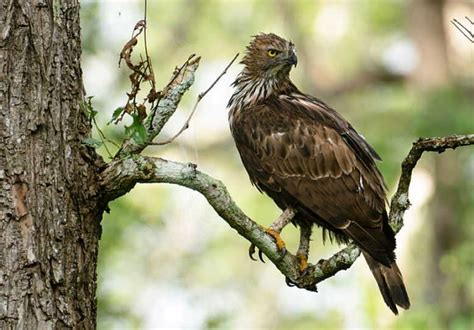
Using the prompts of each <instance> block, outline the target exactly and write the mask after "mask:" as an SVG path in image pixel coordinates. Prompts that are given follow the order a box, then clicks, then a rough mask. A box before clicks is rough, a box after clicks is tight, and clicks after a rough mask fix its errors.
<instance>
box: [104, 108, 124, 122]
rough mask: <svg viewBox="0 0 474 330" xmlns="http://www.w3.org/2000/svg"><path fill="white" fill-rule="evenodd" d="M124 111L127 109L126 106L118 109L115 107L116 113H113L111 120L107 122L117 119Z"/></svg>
mask: <svg viewBox="0 0 474 330" xmlns="http://www.w3.org/2000/svg"><path fill="white" fill-rule="evenodd" d="M124 111H125V108H124V107H118V108H117V109H115V110H114V113H113V114H112V119H110V121H109V122H108V123H107V125H108V124H110V123H112V122H114V121H116V120H117V119H118V118H119V117H120V115H121V114H122V112H124Z"/></svg>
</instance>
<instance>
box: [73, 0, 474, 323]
mask: <svg viewBox="0 0 474 330" xmlns="http://www.w3.org/2000/svg"><path fill="white" fill-rule="evenodd" d="M410 10H411V7H410V2H409V1H388V0H383V1H371V0H357V1H349V0H347V1H331V0H328V1H310V0H306V1H305V0H301V1H285V0H279V1H278V0H276V1H263V0H259V1H257V0H255V1H243V0H242V1H238V0H235V1H204V0H201V1H198V0H196V1H193V0H179V1H149V3H148V22H149V23H148V27H149V29H148V32H147V34H148V47H149V51H150V54H151V56H152V58H153V63H154V70H155V73H156V78H157V84H158V86H163V85H164V84H166V82H167V80H168V79H169V77H170V76H171V72H172V69H173V68H174V66H177V65H180V64H181V63H182V62H183V61H184V60H185V59H186V58H187V57H188V56H189V55H190V54H191V53H197V54H198V55H200V56H202V57H203V60H202V64H201V68H200V69H199V70H198V73H197V77H196V84H195V86H194V87H193V89H192V90H191V91H190V93H189V95H187V96H186V97H185V98H184V99H183V102H182V107H181V109H180V110H178V113H177V114H176V115H175V117H176V118H175V119H173V120H172V121H171V122H170V123H169V124H168V125H167V130H165V131H164V132H163V134H164V135H168V136H169V135H171V134H173V133H174V132H176V130H177V129H178V128H177V127H179V126H180V125H181V124H182V123H183V121H184V119H183V118H184V116H185V114H186V111H189V108H190V107H192V104H193V102H194V101H195V97H196V95H197V94H198V93H199V92H200V91H201V90H203V89H204V88H205V87H207V84H209V82H210V81H212V80H213V79H215V77H216V76H217V75H218V74H219V72H220V70H222V69H223V67H224V66H225V64H226V62H228V61H229V60H230V59H231V58H232V56H233V55H234V54H235V53H236V52H241V53H242V52H243V51H244V48H245V45H246V44H247V43H248V41H249V39H250V36H251V35H254V34H257V33H259V32H270V31H271V32H275V33H278V34H281V35H283V36H285V37H287V38H289V39H292V40H293V41H294V42H295V43H296V46H297V48H298V50H299V57H300V61H299V63H301V64H298V67H297V68H296V69H295V70H294V72H293V73H292V77H293V78H294V80H295V82H296V84H297V85H298V86H301V88H302V89H303V90H305V91H307V92H309V93H311V94H314V95H316V96H318V97H321V98H323V99H324V100H325V101H326V102H327V103H328V104H330V105H332V106H333V107H334V108H335V109H337V110H338V111H340V112H341V113H342V114H343V115H344V116H345V117H346V118H347V119H349V121H351V123H352V124H353V125H354V126H355V127H356V128H357V129H358V131H359V132H360V133H362V134H363V135H364V136H365V137H366V139H367V140H368V141H369V142H370V143H371V144H372V145H373V146H374V147H375V149H376V150H377V151H378V153H379V154H380V155H381V156H382V158H383V159H384V161H383V162H382V163H380V168H381V171H382V172H383V173H384V176H385V178H386V181H387V183H388V186H389V190H390V191H393V190H394V188H395V186H396V182H397V179H398V175H399V171H400V170H399V168H400V163H401V161H402V159H403V157H404V156H405V155H406V153H407V152H408V150H409V148H410V146H411V142H412V141H414V140H415V139H416V138H417V137H419V136H442V135H448V134H455V133H456V134H465V133H472V132H473V131H474V119H473V118H474V114H473V111H474V110H473V109H474V106H473V105H474V102H473V98H474V97H473V95H474V93H473V92H472V86H473V83H472V81H467V82H466V81H465V78H463V79H461V78H459V77H460V76H464V77H465V75H461V74H458V72H456V71H452V72H450V78H449V79H447V80H446V82H445V84H443V86H439V87H436V88H431V89H426V88H425V89H423V88H419V87H418V86H417V85H416V83H415V82H413V81H412V79H411V77H413V76H414V75H416V74H417V73H416V71H413V70H411V71H410V72H409V73H408V74H406V75H399V74H397V73H393V72H390V67H387V65H386V64H384V58H385V56H386V55H387V52H388V51H389V50H390V49H391V48H390V46H391V45H392V44H396V43H397V42H399V41H400V40H402V41H404V42H405V41H408V42H409V43H411V44H413V43H415V41H414V40H412V39H411V36H410V31H409V28H408V25H409V24H408V17H409V15H408V14H409V11H410ZM142 17H143V3H142V2H98V1H85V2H83V3H82V26H83V29H82V35H83V45H84V47H83V51H84V56H83V66H84V78H85V85H86V86H85V87H86V89H87V92H88V94H91V95H95V98H94V101H95V102H94V107H95V109H100V113H99V115H98V121H99V123H100V122H102V124H103V125H104V127H105V129H104V131H105V133H106V134H107V135H108V136H109V137H110V138H112V139H114V140H115V141H117V142H119V141H121V139H123V137H124V125H130V123H131V121H127V120H125V121H124V123H122V124H120V125H118V126H117V127H116V126H113V125H108V126H107V125H106V123H107V122H108V121H109V120H110V118H111V116H112V112H113V109H116V108H117V107H119V106H123V105H124V102H125V101H126V96H125V92H126V90H127V87H128V86H129V83H128V79H127V74H128V73H127V72H126V70H124V69H123V68H122V69H118V68H117V66H116V63H117V61H118V54H119V52H120V50H121V47H122V45H123V43H125V42H126V41H127V39H128V38H129V36H130V33H131V31H132V29H133V26H134V24H135V23H136V22H137V21H138V20H140V19H141V18H142ZM427 24H430V23H427ZM142 46H143V45H139V47H138V48H137V50H136V54H138V53H139V49H140V47H142ZM415 46H416V44H415ZM448 52H452V51H451V50H450V49H449V48H448ZM471 59H472V57H471ZM418 60H419V61H423V59H422V58H421V59H418ZM399 62H400V63H399V64H400V65H406V62H408V60H406V61H405V59H404V58H403V57H401V58H399ZM467 64H469V63H466V65H467ZM469 65H470V66H469V67H468V68H470V69H471V70H472V61H471V63H470V64H469ZM238 70H240V68H239V67H238V66H234V68H232V69H231V70H230V72H229V73H228V74H227V76H226V77H225V78H224V79H223V80H222V81H221V82H220V83H219V84H218V86H216V88H215V89H214V90H212V91H211V92H210V93H209V95H208V96H206V98H205V99H203V101H202V103H201V104H200V108H199V109H198V113H197V115H196V116H195V117H194V118H193V121H192V122H191V128H190V130H188V131H186V133H185V134H183V136H181V137H180V138H179V139H178V140H176V141H175V142H174V143H173V144H172V145H168V146H164V147H160V148H155V147H153V148H149V149H148V150H147V151H146V152H147V153H148V154H152V155H156V156H159V157H164V158H170V159H174V160H181V161H186V162H187V161H191V162H195V163H197V164H198V166H199V168H200V169H202V170H204V171H206V172H207V173H209V174H210V175H212V176H215V177H217V178H219V179H221V180H223V181H224V183H225V184H226V185H227V187H228V189H229V191H230V193H231V194H232V196H233V197H234V198H235V200H236V201H237V203H238V204H239V205H240V206H241V207H242V208H243V209H244V211H245V212H246V213H247V214H248V215H249V216H251V217H252V218H253V219H255V220H257V221H258V222H259V223H261V224H262V225H268V224H269V223H271V222H272V220H273V219H275V217H276V216H278V214H279V210H278V209H277V208H276V207H275V206H274V205H273V203H272V202H271V201H270V200H269V199H268V198H267V197H265V196H263V195H260V194H259V193H258V192H257V191H256V189H254V188H252V187H251V185H250V183H249V182H248V179H247V175H246V173H245V172H244V170H243V168H242V166H241V163H240V160H239V158H238V155H237V152H236V150H235V148H234V146H233V142H232V140H231V136H230V133H229V131H228V129H227V122H226V109H225V106H226V101H227V99H226V98H225V97H227V98H228V97H229V96H230V93H231V87H229V84H230V82H231V81H232V79H233V77H235V75H236V73H237V72H238ZM368 77H369V78H368ZM374 77H375V78H374ZM471 78H472V76H471ZM226 79H227V80H226ZM346 84H348V86H349V88H339V87H340V86H346V87H347V85H346ZM351 85H352V86H351ZM341 90H342V92H341ZM224 96H225V97H224ZM165 137H166V136H165ZM110 148H111V150H115V148H114V147H113V146H110ZM99 150H100V152H101V153H102V154H103V156H104V158H105V159H107V158H108V156H107V154H106V153H104V150H103V148H101V149H99ZM417 175H418V177H419V178H421V179H423V178H424V180H425V181H423V180H422V181H419V182H421V183H420V184H418V185H417V186H416V187H414V189H413V191H412V192H411V195H410V197H411V198H412V201H413V202H414V205H413V207H412V210H413V212H412V213H411V214H412V215H409V214H407V218H406V223H407V225H406V227H408V228H404V229H403V230H402V233H401V235H399V238H400V239H399V247H400V248H399V250H398V258H399V260H400V261H399V263H400V264H401V268H402V271H403V273H404V275H405V278H406V281H407V286H408V290H409V293H410V296H411V301H412V308H411V309H410V310H409V311H408V312H402V314H401V315H400V316H398V317H394V316H392V315H391V314H390V312H389V311H388V310H387V308H386V307H385V305H384V304H383V302H382V299H381V297H380V296H379V293H378V289H377V288H376V285H375V281H374V280H373V279H372V277H371V274H370V273H369V271H368V270H367V267H366V266H365V265H364V264H363V262H362V261H360V262H357V264H356V265H355V266H354V267H353V268H351V270H349V271H347V272H344V273H342V274H338V275H337V276H336V277H334V278H331V279H329V280H327V281H325V282H324V283H321V284H320V287H319V289H320V290H319V293H318V294H314V293H310V292H305V291H302V290H298V289H296V288H287V287H286V285H285V283H284V279H283V277H282V276H281V274H280V273H279V272H278V271H277V270H276V269H275V268H274V267H273V266H272V265H269V264H261V263H254V262H251V261H250V259H248V257H247V248H248V243H247V242H246V241H245V240H244V239H242V238H241V237H240V236H238V235H237V233H236V232H234V231H233V230H232V229H230V228H229V227H228V226H227V225H226V224H225V223H224V222H223V221H222V220H221V219H219V218H218V216H217V215H216V214H215V213H214V212H213V211H212V209H211V208H210V206H209V205H208V204H207V203H206V201H205V200H204V199H203V198H202V197H201V196H200V195H199V194H197V193H195V192H192V191H189V190H187V189H184V188H181V187H173V186H167V185H139V186H137V187H136V188H135V189H134V190H133V191H132V192H130V193H129V194H128V195H126V196H124V197H122V198H120V199H119V200H116V201H114V202H113V203H111V204H110V205H109V206H110V209H111V211H110V214H108V215H106V216H105V217H104V219H103V222H102V225H103V234H102V238H101V242H100V256H99V269H98V277H99V289H98V308H99V309H98V312H99V318H98V326H99V328H102V329H112V328H114V329H118V328H151V327H164V328H166V327H176V328H199V329H201V328H209V329H216V328H219V329H223V328H226V329H227V328H231V329H241V328H272V329H315V328H318V329H319V328H320V329H340V328H372V329H437V328H449V329H472V328H473V322H474V320H473V318H474V316H473V310H474V284H473V283H474V280H473V279H474V277H473V275H474V274H473V269H474V257H473V253H472V251H474V246H473V239H474V226H473V223H472V219H473V216H474V156H473V152H472V149H470V150H469V149H468V148H465V149H462V150H461V149H460V150H456V151H449V152H446V153H445V154H443V155H432V154H426V155H424V156H423V159H422V161H421V162H420V165H419V167H418V168H417V171H416V172H415V177H417ZM421 179H420V180H421ZM430 187H431V188H430ZM417 201H418V202H417ZM440 214H444V218H443V216H440ZM439 219H441V220H443V219H445V220H446V221H444V222H443V221H441V220H439ZM439 221H441V222H442V223H439ZM442 226H444V227H442ZM283 236H284V238H285V240H287V242H288V245H289V247H290V250H294V249H295V248H296V246H297V242H298V231H297V230H296V229H295V228H288V229H285V232H284V234H283ZM401 236H403V237H401ZM320 237H321V236H320V232H319V230H317V229H315V231H314V236H313V240H314V241H313V242H312V250H311V260H312V261H313V262H315V261H317V260H318V259H319V258H323V257H328V256H329V255H330V254H331V253H332V252H334V251H336V250H337V246H332V245H331V244H326V245H325V246H324V245H322V242H321V239H320Z"/></svg>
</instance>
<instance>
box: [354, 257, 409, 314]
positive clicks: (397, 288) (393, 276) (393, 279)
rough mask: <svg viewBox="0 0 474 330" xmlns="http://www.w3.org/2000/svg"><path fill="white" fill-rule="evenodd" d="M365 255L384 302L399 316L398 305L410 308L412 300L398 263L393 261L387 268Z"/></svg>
mask: <svg viewBox="0 0 474 330" xmlns="http://www.w3.org/2000/svg"><path fill="white" fill-rule="evenodd" d="M363 254H364V257H365V260H366V261H367V264H368V265H369V268H370V270H371V271H372V274H374V277H375V280H376V281H377V284H378V286H379V289H380V293H381V294H382V296H383V300H385V303H386V304H387V306H388V307H389V308H390V309H391V310H392V312H393V313H395V314H398V310H397V305H398V306H400V307H402V308H404V309H408V308H410V299H409V298H408V294H407V290H406V288H405V284H404V283H403V278H402V273H401V272H400V270H399V269H398V266H397V264H396V262H395V261H393V262H392V264H391V265H390V267H387V266H385V265H383V264H381V263H379V262H378V261H376V260H375V259H374V258H372V257H371V256H370V255H368V254H367V253H365V252H364V253H363Z"/></svg>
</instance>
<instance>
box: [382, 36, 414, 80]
mask: <svg viewBox="0 0 474 330" xmlns="http://www.w3.org/2000/svg"><path fill="white" fill-rule="evenodd" d="M418 62H419V56H418V53H417V51H416V48H415V45H414V44H413V42H412V41H410V40H408V39H397V40H394V41H393V42H392V43H390V44H389V45H388V47H386V48H385V50H384V52H383V54H382V63H383V64H384V66H385V67H386V68H387V69H388V70H389V71H390V72H392V73H395V74H398V75H408V74H410V73H412V72H413V70H415V68H416V66H417V65H418Z"/></svg>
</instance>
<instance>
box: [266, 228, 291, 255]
mask: <svg viewBox="0 0 474 330" xmlns="http://www.w3.org/2000/svg"><path fill="white" fill-rule="evenodd" d="M265 232H266V233H267V234H268V235H270V236H271V237H273V239H274V240H275V244H276V246H277V249H278V251H280V252H282V253H283V256H284V255H285V254H286V243H285V241H284V240H283V239H282V238H281V236H280V232H278V231H277V230H275V229H273V228H272V227H270V228H268V229H267V230H265Z"/></svg>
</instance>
